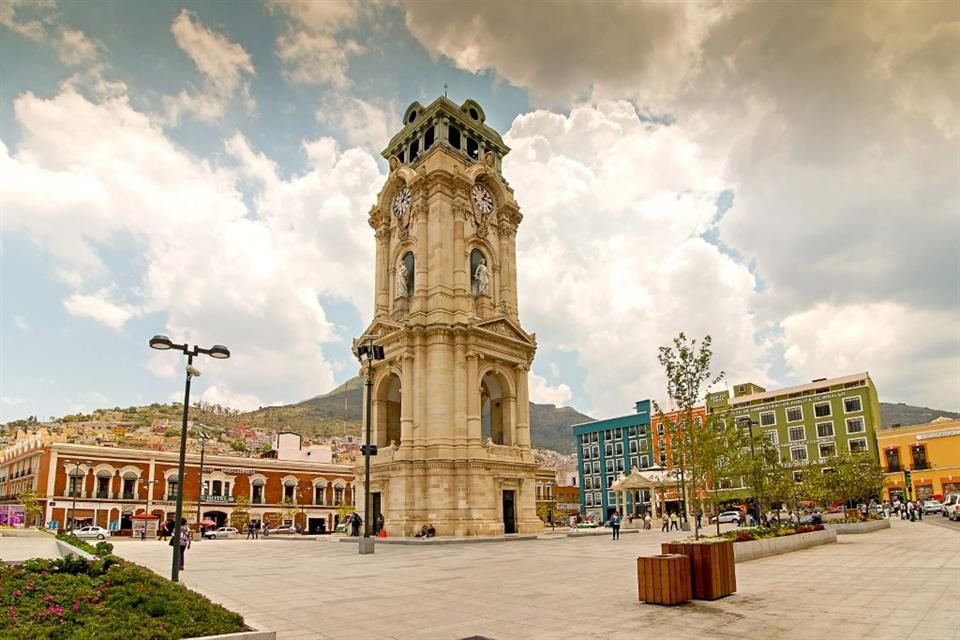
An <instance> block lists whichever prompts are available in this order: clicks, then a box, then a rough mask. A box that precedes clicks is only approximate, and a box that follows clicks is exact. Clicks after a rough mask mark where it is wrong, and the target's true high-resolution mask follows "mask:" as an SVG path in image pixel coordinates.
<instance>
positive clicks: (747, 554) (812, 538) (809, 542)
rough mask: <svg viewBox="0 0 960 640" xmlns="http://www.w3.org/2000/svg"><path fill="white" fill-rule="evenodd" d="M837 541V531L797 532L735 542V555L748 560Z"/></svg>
mask: <svg viewBox="0 0 960 640" xmlns="http://www.w3.org/2000/svg"><path fill="white" fill-rule="evenodd" d="M836 541H837V532H836V531H831V530H828V529H824V530H823V531H811V532H809V533H795V534H793V535H791V536H780V537H778V538H764V539H762V540H750V541H748V542H735V543H734V544H733V557H734V561H735V562H747V561H748V560H756V559H757V558H766V557H768V556H778V555H780V554H781V553H790V552H792V551H800V550H801V549H809V548H810V547H818V546H820V545H822V544H830V543H831V542H836Z"/></svg>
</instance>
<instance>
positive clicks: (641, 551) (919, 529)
mask: <svg viewBox="0 0 960 640" xmlns="http://www.w3.org/2000/svg"><path fill="white" fill-rule="evenodd" d="M676 537H677V533H676V532H673V533H669V534H663V533H660V532H659V531H653V532H640V533H636V534H631V535H625V536H623V537H622V539H621V540H620V541H617V542H614V541H612V540H610V539H609V538H608V537H606V536H588V537H582V538H577V539H571V538H566V537H564V536H556V537H554V538H552V539H542V540H525V541H516V542H504V543H495V544H463V545H428V544H425V545H423V546H417V545H381V546H378V547H377V550H376V553H375V554H374V555H369V556H360V555H358V554H357V547H356V546H355V545H353V544H346V543H338V542H336V540H335V539H331V538H329V537H325V538H321V539H318V540H311V539H297V538H285V539H284V538H277V539H269V540H262V539H261V540H259V541H247V540H242V539H238V540H216V541H204V542H200V543H197V544H194V546H193V548H192V549H191V550H190V551H189V552H188V553H187V558H186V571H185V572H184V573H183V574H181V577H182V580H183V582H184V583H185V584H186V585H188V586H189V587H191V588H193V589H196V590H197V591H200V592H201V593H204V594H205V595H207V596H208V597H210V598H211V599H213V600H215V601H217V602H220V603H222V604H223V605H225V606H227V607H228V608H230V609H233V610H234V611H237V612H239V613H241V614H243V615H244V617H245V618H246V619H247V622H248V624H250V625H252V626H254V627H256V628H260V629H268V630H275V631H277V632H278V638H279V639H280V640H300V639H303V640H306V639H308V638H309V639H316V640H325V639H337V640H351V639H354V638H356V639H361V638H362V639H364V640H376V639H388V638H389V639H393V640H441V639H443V640H460V639H462V638H470V637H473V636H480V637H483V638H490V639H493V640H525V639H533V638H536V639H540V638H544V639H550V638H566V637H577V638H596V639H600V638H603V639H605V640H621V639H622V640H626V639H628V638H629V639H633V638H636V637H638V633H640V632H642V633H643V635H644V636H648V635H652V636H655V637H662V638H671V639H679V640H684V639H687V638H689V639H693V638H697V639H703V638H732V637H747V636H753V635H755V634H757V633H760V634H762V636H763V637H765V638H782V639H790V638H807V639H809V638H816V637H822V636H827V635H829V636H830V637H834V638H844V639H847V638H878V639H894V638H899V639H905V640H924V639H930V640H933V639H936V640H960V532H957V531H954V530H952V529H948V528H946V527H942V526H934V525H932V524H928V523H926V522H923V523H910V522H900V521H895V522H893V527H892V528H891V529H888V530H884V531H880V532H877V533H871V534H867V535H852V536H843V537H841V538H840V541H839V542H838V543H837V544H833V545H826V546H822V547H817V548H814V549H809V550H806V551H800V552H796V553H792V554H787V555H783V556H777V557H773V558H766V559H762V560H756V561H752V562H748V563H743V564H740V565H738V566H737V582H738V591H737V593H736V594H735V595H734V596H731V597H729V598H725V599H723V600H719V601H715V602H695V603H692V604H689V605H685V606H681V607H675V608H663V607H657V606H653V605H643V604H640V603H638V602H637V583H636V557H637V556H639V555H650V554H654V553H658V552H659V544H660V542H662V541H664V540H667V539H674V538H676ZM116 551H117V553H119V554H120V555H122V556H124V557H126V558H128V559H130V560H133V561H135V562H139V563H141V564H144V565H146V566H148V567H150V568H152V569H154V570H156V571H157V572H159V573H161V574H163V575H168V574H169V564H170V560H169V551H170V548H169V547H168V546H166V545H165V544H164V543H161V542H156V541H153V542H146V543H140V542H136V541H123V542H119V543H118V544H117V545H116Z"/></svg>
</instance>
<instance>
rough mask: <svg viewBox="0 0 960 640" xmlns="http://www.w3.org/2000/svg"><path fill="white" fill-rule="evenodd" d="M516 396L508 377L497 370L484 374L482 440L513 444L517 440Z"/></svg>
mask: <svg viewBox="0 0 960 640" xmlns="http://www.w3.org/2000/svg"><path fill="white" fill-rule="evenodd" d="M514 403H515V398H514V396H513V393H512V391H511V389H510V385H509V384H508V383H507V380H506V378H504V376H503V375H502V374H500V373H499V372H496V371H489V372H487V373H486V374H484V376H483V378H482V380H481V381H480V434H481V440H482V441H483V442H486V441H487V440H488V439H489V440H491V441H492V442H493V444H504V445H512V444H514V443H515V442H516V440H515V438H514V433H513V409H514V407H513V405H514Z"/></svg>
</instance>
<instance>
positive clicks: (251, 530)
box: [247, 522, 253, 540]
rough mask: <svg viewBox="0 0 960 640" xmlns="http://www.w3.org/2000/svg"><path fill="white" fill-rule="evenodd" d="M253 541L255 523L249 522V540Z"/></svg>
mask: <svg viewBox="0 0 960 640" xmlns="http://www.w3.org/2000/svg"><path fill="white" fill-rule="evenodd" d="M252 539H253V523H252V522H248V523H247V540H252Z"/></svg>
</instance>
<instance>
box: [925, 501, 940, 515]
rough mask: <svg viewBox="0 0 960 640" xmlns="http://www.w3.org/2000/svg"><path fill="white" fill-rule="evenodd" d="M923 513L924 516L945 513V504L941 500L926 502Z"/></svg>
mask: <svg viewBox="0 0 960 640" xmlns="http://www.w3.org/2000/svg"><path fill="white" fill-rule="evenodd" d="M923 513H924V515H926V514H928V513H943V503H941V502H940V501H939V500H924V501H923Z"/></svg>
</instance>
